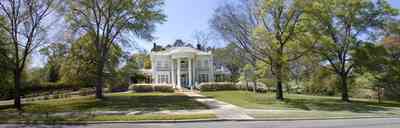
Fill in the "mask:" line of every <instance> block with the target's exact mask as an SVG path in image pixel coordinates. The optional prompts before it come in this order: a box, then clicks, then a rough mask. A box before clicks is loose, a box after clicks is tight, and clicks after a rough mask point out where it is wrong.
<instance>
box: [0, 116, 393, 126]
mask: <svg viewBox="0 0 400 128" xmlns="http://www.w3.org/2000/svg"><path fill="white" fill-rule="evenodd" d="M0 127H1V128H20V127H23V128H400V118H379V119H345V120H342V119H341V120H302V121H223V122H191V123H144V124H138V123H114V124H88V125H56V126H46V125H15V124H1V125H0Z"/></svg>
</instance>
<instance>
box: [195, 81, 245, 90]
mask: <svg viewBox="0 0 400 128" xmlns="http://www.w3.org/2000/svg"><path fill="white" fill-rule="evenodd" d="M199 87H200V91H223V90H238V87H237V86H236V85H235V83H231V82H207V83H201V84H200V85H199Z"/></svg>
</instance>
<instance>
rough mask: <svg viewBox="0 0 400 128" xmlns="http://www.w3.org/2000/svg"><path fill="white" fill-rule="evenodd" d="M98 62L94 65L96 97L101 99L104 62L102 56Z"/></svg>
mask: <svg viewBox="0 0 400 128" xmlns="http://www.w3.org/2000/svg"><path fill="white" fill-rule="evenodd" d="M98 62H99V63H98V64H97V65H96V74H97V78H96V98H99V99H102V98H103V85H104V80H103V79H104V78H103V70H104V63H105V61H103V59H102V58H100V59H99V60H98Z"/></svg>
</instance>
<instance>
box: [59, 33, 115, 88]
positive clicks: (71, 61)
mask: <svg viewBox="0 0 400 128" xmlns="http://www.w3.org/2000/svg"><path fill="white" fill-rule="evenodd" d="M93 40H94V34H90V33H88V34H85V35H83V36H82V37H80V38H79V39H77V40H76V41H74V42H73V43H72V44H71V46H70V48H69V49H68V51H67V55H66V57H65V59H64V61H63V62H62V64H61V69H60V75H61V81H62V82H63V83H67V84H74V85H80V86H86V87H88V86H89V87H92V86H93V83H92V81H94V80H95V79H96V62H95V60H96V51H95V49H93V48H92V41H93ZM121 56H122V50H121V48H120V47H119V46H117V45H114V46H112V47H111V49H110V53H109V57H108V58H107V60H106V62H105V71H106V72H108V73H113V72H115V71H114V70H116V69H117V66H118V65H119V58H120V57H121ZM106 79H107V77H106Z"/></svg>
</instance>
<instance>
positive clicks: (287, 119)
mask: <svg viewBox="0 0 400 128" xmlns="http://www.w3.org/2000/svg"><path fill="white" fill-rule="evenodd" d="M374 118H375V119H380V118H396V119H400V117H399V116H362V117H327V118H275V119H272V118H264V119H193V120H143V121H78V122H54V123H46V122H43V121H38V122H33V123H30V122H28V123H27V122H21V121H6V122H3V121H0V124H50V125H56V124H57V125H58V124H60V125H85V124H110V123H131V124H136V123H191V122H222V121H238V122H249V121H302V120H340V119H374Z"/></svg>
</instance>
